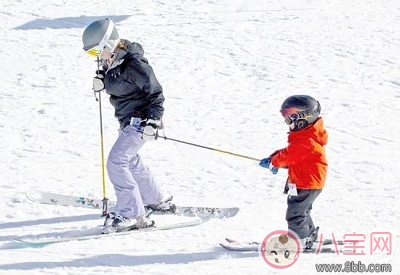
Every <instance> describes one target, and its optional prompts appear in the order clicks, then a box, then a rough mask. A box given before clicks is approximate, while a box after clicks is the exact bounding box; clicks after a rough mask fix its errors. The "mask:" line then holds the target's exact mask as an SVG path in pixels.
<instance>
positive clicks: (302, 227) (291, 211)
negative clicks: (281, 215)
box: [286, 189, 322, 239]
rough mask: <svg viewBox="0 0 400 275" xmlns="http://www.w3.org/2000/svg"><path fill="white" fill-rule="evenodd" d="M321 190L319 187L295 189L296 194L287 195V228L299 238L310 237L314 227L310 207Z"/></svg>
mask: <svg viewBox="0 0 400 275" xmlns="http://www.w3.org/2000/svg"><path fill="white" fill-rule="evenodd" d="M321 191H322V190H321V189H297V196H290V195H289V196H288V198H287V210H286V221H287V223H288V229H289V230H291V231H293V232H295V233H296V234H297V235H298V236H299V238H300V239H304V238H307V237H310V235H311V234H312V233H313V231H314V229H315V226H314V223H313V220H312V218H311V209H312V204H313V202H314V200H315V199H316V198H317V197H318V195H319V194H320V193H321Z"/></svg>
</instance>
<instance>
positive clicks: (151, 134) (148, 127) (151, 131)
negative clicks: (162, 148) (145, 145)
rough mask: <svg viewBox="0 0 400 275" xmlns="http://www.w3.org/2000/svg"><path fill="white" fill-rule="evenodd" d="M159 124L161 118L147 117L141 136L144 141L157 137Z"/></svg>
mask: <svg viewBox="0 0 400 275" xmlns="http://www.w3.org/2000/svg"><path fill="white" fill-rule="evenodd" d="M160 125H161V120H158V119H147V120H146V123H145V125H144V129H143V135H142V138H143V139H144V140H146V141H150V140H156V139H157V138H158V128H159V127H160Z"/></svg>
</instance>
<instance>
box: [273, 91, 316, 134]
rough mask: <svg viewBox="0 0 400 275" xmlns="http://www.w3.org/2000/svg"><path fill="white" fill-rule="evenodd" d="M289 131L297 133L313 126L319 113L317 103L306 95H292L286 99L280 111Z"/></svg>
mask: <svg viewBox="0 0 400 275" xmlns="http://www.w3.org/2000/svg"><path fill="white" fill-rule="evenodd" d="M280 112H281V114H282V116H283V118H284V119H285V122H286V124H287V125H289V127H290V131H298V130H301V129H304V128H306V127H307V126H308V125H310V124H313V123H314V122H315V121H316V120H317V119H318V117H319V114H320V113H321V105H320V104H319V102H318V101H317V100H316V99H314V98H313V97H311V96H308V95H294V96H290V97H288V98H287V99H286V100H285V101H284V102H283V103H282V106H281V110H280Z"/></svg>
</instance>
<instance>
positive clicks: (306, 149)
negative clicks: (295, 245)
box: [260, 95, 328, 249]
mask: <svg viewBox="0 0 400 275" xmlns="http://www.w3.org/2000/svg"><path fill="white" fill-rule="evenodd" d="M280 112H281V114H282V116H283V118H284V119H285V122H286V124H287V125H289V129H290V132H289V136H288V146H287V147H286V148H283V149H280V150H277V151H275V152H274V153H273V154H271V155H270V156H269V157H267V158H264V159H262V160H261V161H260V166H262V167H264V168H268V169H270V170H271V172H272V173H273V174H276V173H277V172H278V168H288V176H289V177H288V179H287V181H286V185H285V193H289V195H288V198H287V211H286V221H287V223H288V229H289V230H291V231H292V232H294V233H296V234H297V235H298V237H299V238H300V239H301V240H302V243H303V244H304V245H305V249H309V248H311V247H312V245H313V242H314V241H315V239H316V238H317V237H318V227H317V228H316V227H315V226H314V223H313V220H312V219H311V215H310V212H311V209H312V204H313V202H314V200H315V199H316V198H317V197H318V195H319V194H320V193H321V191H322V188H323V187H324V184H325V179H326V174H327V168H328V163H327V160H326V156H325V148H324V146H325V145H326V144H327V141H328V134H327V131H326V130H325V129H324V125H323V120H322V118H321V117H319V115H320V112H321V106H320V104H319V102H318V101H317V100H315V99H314V98H313V97H311V96H308V95H294V96H290V97H288V98H287V99H286V100H285V101H284V102H283V104H282V106H281V110H280Z"/></svg>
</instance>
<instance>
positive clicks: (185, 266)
mask: <svg viewBox="0 0 400 275" xmlns="http://www.w3.org/2000/svg"><path fill="white" fill-rule="evenodd" d="M0 6H1V12H0V18H1V23H2V27H1V31H0V44H1V45H2V46H1V47H0V58H1V60H2V66H1V68H0V74H1V80H0V82H1V86H2V89H1V91H0V132H1V134H0V151H1V158H0V173H1V176H2V181H1V182H2V183H1V184H0V193H1V194H2V195H1V200H0V209H1V212H0V274H17V273H18V274H104V273H108V274H138V273H140V274H267V273H268V274H280V273H284V274H306V273H307V274H316V270H315V264H317V263H342V264H344V263H345V261H354V262H358V261H361V262H362V263H364V264H370V263H390V264H392V268H393V272H392V273H393V274H399V272H400V265H399V263H398V261H397V262H396V260H397V259H399V251H398V247H399V246H398V245H399V241H400V232H399V229H398V228H399V225H398V224H399V220H400V214H399V211H398V201H397V199H398V196H399V187H398V180H399V178H400V173H399V169H398V164H397V165H396V164H395V163H397V162H398V159H399V158H400V141H399V139H398V135H399V125H398V122H397V117H398V116H399V111H400V109H399V106H400V92H399V91H400V77H399V72H400V71H399V69H400V65H399V64H400V57H399V47H400V35H399V30H400V23H399V22H400V5H399V3H398V1H395V0H393V1H389V0H387V1H385V0H379V1H378V0H365V1H339V0H337V1H330V0H321V1H311V0H308V1H307V0H300V1H290V0H284V1H278V0H268V1H255V0H251V1H239V0H236V1H228V0H209V1H198V0H195V1H178V0H171V1H162V0H158V1H142V0H138V1H134V2H129V3H128V2H126V3H124V2H121V1H114V0H109V1H107V2H104V1H98V0H93V1H90V2H89V1H81V2H74V3H72V2H71V1H65V0H54V1H42V0H38V1H35V3H32V1H28V0H19V1H2V3H1V4H0ZM104 17H109V18H111V19H113V20H114V21H115V22H116V23H117V27H118V30H119V33H120V35H121V36H122V37H123V38H127V39H130V40H132V41H137V42H139V43H141V44H142V45H143V47H144V49H145V56H146V57H147V58H148V59H149V61H150V64H151V65H152V66H153V68H154V70H155V73H156V75H157V78H158V79H159V81H160V83H161V84H162V86H163V88H164V91H165V97H166V101H165V108H166V111H165V116H164V120H165V123H166V131H165V134H166V136H167V137H170V138H174V139H179V140H182V141H187V142H192V143H195V144H199V145H204V146H208V147H211V148H215V149H218V150H224V151H228V152H234V153H238V154H242V155H245V156H249V157H253V158H258V159H260V158H262V157H266V156H268V155H269V154H270V153H271V152H273V151H274V150H275V149H278V148H282V147H284V146H286V137H287V126H286V125H285V123H284V122H283V120H282V118H281V117H280V114H279V107H280V104H281V103H282V101H283V100H284V99H285V98H286V97H288V96H290V95H293V94H309V95H312V96H314V97H316V98H317V99H318V100H319V101H320V103H321V105H322V116H323V117H324V120H325V125H326V128H327V130H328V133H329V143H328V146H327V147H326V148H327V154H328V161H329V176H328V179H327V183H326V188H325V189H324V191H323V193H322V194H321V196H320V197H319V198H318V199H317V201H316V202H315V205H314V209H313V218H314V221H315V223H316V224H317V225H319V226H320V227H321V232H322V233H323V234H325V235H326V236H329V235H330V234H332V233H334V234H335V236H338V237H342V236H343V235H344V234H353V233H357V234H363V235H364V237H365V240H366V248H365V251H364V252H365V253H366V255H360V256H356V255H351V256H348V255H347V256H345V255H339V256H335V255H315V256H311V255H304V256H301V258H300V259H299V261H298V262H297V263H296V264H295V265H294V266H293V267H291V268H289V269H286V270H284V271H282V272H281V271H280V270H274V269H271V268H270V267H269V266H268V265H267V264H266V263H265V262H264V261H263V259H262V258H261V257H260V256H259V255H258V254H257V253H233V252H228V251H225V250H223V249H222V248H221V247H219V246H218V243H219V242H220V241H222V240H223V238H224V237H231V238H239V239H247V240H259V241H261V240H263V238H264V237H265V236H266V235H268V234H269V233H270V232H272V231H274V230H281V229H285V228H286V221H285V219H284V215H285V209H286V197H285V196H284V195H283V194H282V188H283V184H284V182H285V179H286V176H287V174H286V172H285V171H283V170H282V171H279V173H278V174H277V175H272V174H271V173H269V172H268V171H267V170H266V169H262V168H261V167H259V166H258V163H257V162H256V161H254V160H251V159H247V158H242V157H237V156H233V155H229V154H224V153H221V152H218V151H215V150H214V151H213V150H208V149H204V148H199V147H196V146H190V145H185V144H182V143H177V142H173V141H169V140H157V141H154V142H151V143H148V144H146V145H145V147H144V148H143V149H142V151H141V155H142V156H143V158H144V160H145V161H146V163H147V164H148V165H149V166H150V167H151V169H152V171H153V172H154V174H155V175H156V177H157V179H158V181H159V182H160V183H161V184H162V186H163V189H164V192H165V193H166V194H173V195H174V201H175V202H176V203H178V204H192V205H201V206H208V205H212V206H214V205H216V206H238V207H240V209H241V210H240V212H239V213H238V215H237V216H236V217H234V218H230V219H225V220H212V221H210V222H207V223H205V224H202V225H199V226H196V227H191V228H182V229H176V230H169V231H159V232H141V233H137V234H132V235H124V236H115V237H108V238H103V239H95V240H85V241H72V242H66V243H57V244H52V245H47V246H44V247H18V246H17V245H16V243H15V241H14V239H15V238H26V237H29V236H30V237H35V236H42V235H43V234H54V233H60V232H61V233H62V232H64V233H65V232H67V233H68V232H73V231H76V230H82V229H85V228H90V227H92V226H96V225H99V224H101V223H102V218H101V217H100V214H101V212H100V211H98V210H89V209H83V208H72V207H65V206H49V205H43V204H35V203H32V202H30V201H29V200H28V199H27V198H26V196H25V191H27V190H31V189H35V190H41V191H49V192H54V193H60V194H66V195H81V196H91V197H96V198H103V196H104V194H103V189H102V173H101V154H100V152H101V151H100V128H99V120H100V119H99V104H98V102H96V100H95V97H94V95H93V92H92V90H91V81H92V77H93V76H94V72H95V70H96V63H95V62H94V61H93V59H92V58H91V57H89V56H87V55H86V54H85V53H84V52H83V51H82V42H81V35H82V32H83V30H84V28H85V26H87V25H88V24H89V23H90V22H92V21H94V20H96V19H100V18H104ZM102 114H103V137H104V149H105V152H106V154H107V153H108V151H109V149H110V147H111V146H112V144H113V142H114V141H115V139H116V136H117V129H118V124H117V121H116V119H115V118H114V117H113V109H112V107H111V105H110V104H109V103H108V99H107V96H106V95H105V94H103V95H102ZM396 167H397V168H396ZM105 194H106V196H107V197H109V198H110V199H115V197H114V192H113V189H112V185H111V183H110V182H109V181H108V178H106V189H105ZM374 232H390V233H391V234H392V253H391V254H390V255H386V253H383V252H382V253H377V254H375V253H374V254H373V255H370V254H371V253H369V245H372V241H371V240H370V239H369V237H370V236H371V234H372V233H374Z"/></svg>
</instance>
